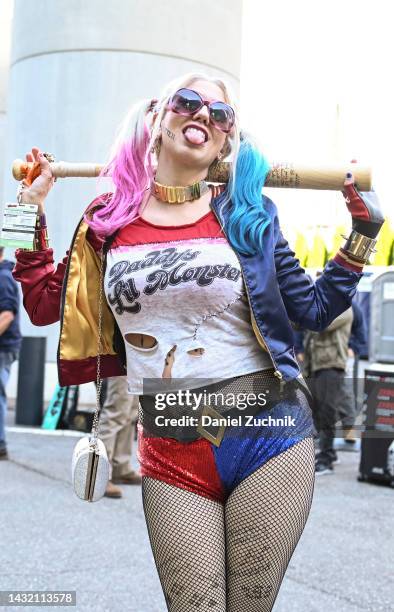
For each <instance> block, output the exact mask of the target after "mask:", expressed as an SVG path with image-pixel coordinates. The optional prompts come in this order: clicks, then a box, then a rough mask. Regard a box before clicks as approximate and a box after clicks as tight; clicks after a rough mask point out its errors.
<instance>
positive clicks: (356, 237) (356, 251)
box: [341, 230, 377, 264]
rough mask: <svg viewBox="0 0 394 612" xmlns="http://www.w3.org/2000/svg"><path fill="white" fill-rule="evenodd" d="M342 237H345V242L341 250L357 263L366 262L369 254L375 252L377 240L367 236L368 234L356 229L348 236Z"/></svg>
mask: <svg viewBox="0 0 394 612" xmlns="http://www.w3.org/2000/svg"><path fill="white" fill-rule="evenodd" d="M342 237H343V238H345V239H346V242H345V244H344V245H343V247H342V249H341V250H343V251H344V252H345V253H346V255H348V256H349V257H350V258H351V259H354V260H355V261H356V262H358V263H362V264H365V263H368V260H369V258H370V256H371V254H372V253H376V250H375V245H376V243H377V240H375V239H374V238H368V236H364V235H363V234H359V233H358V232H356V230H352V231H351V232H350V235H349V236H348V237H347V236H342Z"/></svg>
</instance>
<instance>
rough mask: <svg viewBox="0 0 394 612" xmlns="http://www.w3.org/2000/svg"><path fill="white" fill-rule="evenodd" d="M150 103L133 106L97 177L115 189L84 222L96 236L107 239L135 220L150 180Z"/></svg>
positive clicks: (147, 101) (151, 172)
mask: <svg viewBox="0 0 394 612" xmlns="http://www.w3.org/2000/svg"><path fill="white" fill-rule="evenodd" d="M149 110H151V100H144V101H143V102H140V103H138V104H135V105H134V106H133V107H132V108H131V109H130V111H129V113H128V115H127V117H126V119H125V121H124V122H123V124H122V126H121V129H120V132H119V134H118V138H117V140H116V142H115V144H114V146H113V149H112V151H111V154H110V161H109V162H108V163H107V164H106V165H105V167H104V168H103V170H102V172H101V174H100V177H105V176H111V177H112V182H113V184H114V186H115V190H114V193H113V195H112V197H110V198H105V199H103V203H104V206H103V207H102V208H100V209H99V210H97V211H96V212H95V213H93V215H92V218H91V219H89V218H88V217H87V216H86V215H85V221H86V222H87V223H88V225H89V226H90V227H91V228H92V230H93V231H94V232H95V233H96V234H97V235H99V236H103V237H104V236H109V235H111V234H113V233H114V232H115V231H116V230H117V229H119V228H120V227H123V226H125V225H127V224H129V223H131V221H133V219H135V218H136V216H138V210H139V206H140V204H141V201H142V197H143V194H144V191H145V190H146V188H147V187H148V185H149V184H150V182H151V179H152V177H153V168H152V158H151V153H150V141H151V135H150V130H149V129H148V125H147V122H146V114H147V112H148V111H149Z"/></svg>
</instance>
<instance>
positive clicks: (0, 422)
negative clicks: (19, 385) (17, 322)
mask: <svg viewBox="0 0 394 612" xmlns="http://www.w3.org/2000/svg"><path fill="white" fill-rule="evenodd" d="M16 359H18V353H17V352H16V351H0V449H3V448H5V446H6V443H5V418H6V413H7V395H6V392H5V388H6V385H7V382H8V379H9V377H10V370H11V366H12V364H13V362H14V361H15V360H16Z"/></svg>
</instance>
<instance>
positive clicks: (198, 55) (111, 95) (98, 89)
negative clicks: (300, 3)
mask: <svg viewBox="0 0 394 612" xmlns="http://www.w3.org/2000/svg"><path fill="white" fill-rule="evenodd" d="M241 16H242V3H241V0H216V2H211V0H200V1H199V2H198V4H196V3H195V2H193V1H192V0H167V1H166V2H161V1H160V0H153V1H151V2H141V1H140V0H112V1H111V2H108V0H85V1H84V2H80V1H79V0H57V1H56V2H53V1H51V0H35V2H25V1H23V0H15V11H14V25H13V41H12V42H13V47H12V59H11V71H10V91H9V104H8V109H9V113H8V147H7V153H6V160H5V165H4V167H5V174H4V187H5V193H6V197H7V199H13V198H14V197H15V188H16V183H15V181H13V180H12V179H11V178H10V173H9V168H10V164H11V162H12V160H13V159H14V158H16V157H22V156H24V155H25V152H26V151H27V150H29V149H30V148H31V146H33V145H37V146H39V147H40V148H41V149H42V150H44V151H49V152H51V153H53V154H55V155H56V158H57V159H58V160H60V159H64V160H74V161H104V160H105V159H106V157H107V153H108V150H109V146H110V144H111V142H112V140H113V138H114V135H115V132H116V128H117V126H118V124H119V122H120V120H121V119H122V117H123V115H124V114H125V112H126V111H127V109H128V107H129V106H130V105H131V104H132V103H133V102H134V101H135V100H137V99H139V98H142V97H147V96H152V97H153V96H156V95H157V94H158V93H159V91H160V89H161V87H162V86H163V85H164V84H165V83H166V82H167V81H169V80H170V79H172V78H175V77H176V76H179V75H182V74H183V73H185V72H189V71H191V70H192V71H196V70H197V71H204V72H207V73H208V74H216V75H217V74H219V75H222V76H224V77H226V78H227V79H228V81H229V82H230V84H231V85H232V86H233V87H234V89H235V90H238V85H239V71H240V48H241ZM96 190H97V185H96V181H95V180H94V179H66V180H63V181H60V180H59V181H58V182H57V184H56V185H55V188H54V189H53V190H52V192H51V194H50V196H49V197H48V201H47V219H48V226H49V234H50V238H51V242H52V245H53V246H54V248H55V257H56V260H57V261H58V260H59V259H61V258H62V256H63V255H64V254H65V252H66V250H67V248H68V245H69V243H70V240H71V238H72V234H73V229H74V227H75V225H76V223H77V221H78V219H79V218H80V217H81V214H82V212H83V210H84V208H85V207H86V205H87V204H88V203H89V202H90V201H91V200H92V199H93V198H94V197H95V195H96ZM22 324H23V332H24V333H25V334H28V335H42V334H43V333H45V334H48V359H49V360H51V361H54V360H55V358H56V347H57V339H58V325H57V324H55V325H53V326H52V327H50V328H45V329H42V328H37V327H33V326H32V325H31V324H30V323H29V322H28V320H27V317H26V316H24V317H23V323H22Z"/></svg>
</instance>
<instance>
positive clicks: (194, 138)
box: [184, 128, 205, 145]
mask: <svg viewBox="0 0 394 612" xmlns="http://www.w3.org/2000/svg"><path fill="white" fill-rule="evenodd" d="M184 134H185V138H186V140H188V141H189V142H191V143H193V144H198V145H199V144H202V143H203V142H205V134H204V132H202V131H201V130H197V129H196V128H187V130H185V133H184Z"/></svg>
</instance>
